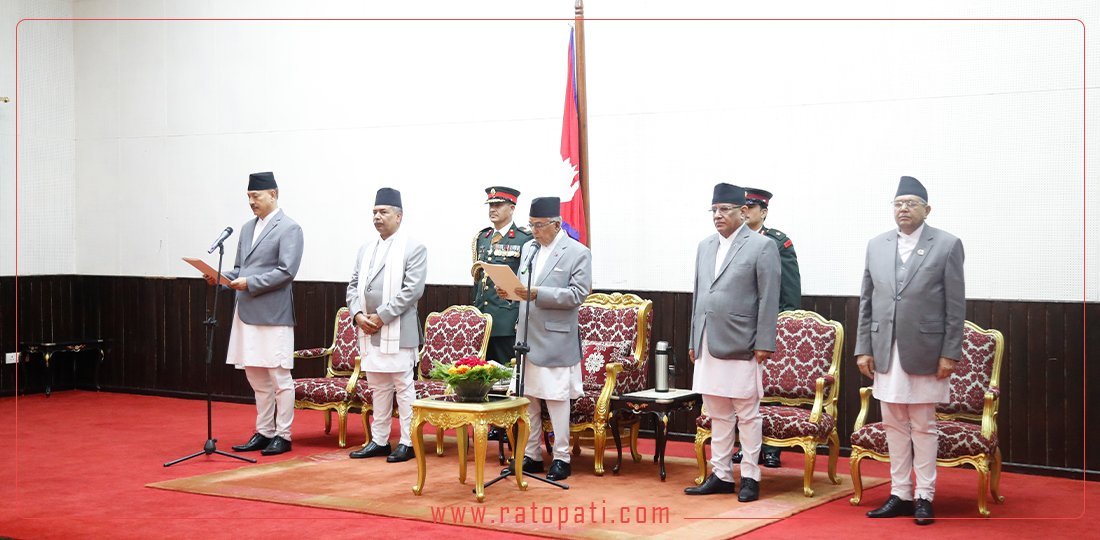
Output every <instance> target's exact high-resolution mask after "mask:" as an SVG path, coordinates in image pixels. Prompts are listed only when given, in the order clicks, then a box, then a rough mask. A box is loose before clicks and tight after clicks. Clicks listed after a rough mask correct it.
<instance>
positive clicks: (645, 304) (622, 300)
mask: <svg viewBox="0 0 1100 540" xmlns="http://www.w3.org/2000/svg"><path fill="white" fill-rule="evenodd" d="M579 324H580V335H581V376H582V384H583V387H584V395H582V396H581V397H580V398H578V399H575V400H573V401H572V402H571V404H570V411H569V432H570V438H571V440H572V441H573V454H574V455H576V454H580V442H581V441H580V438H581V435H582V434H585V433H586V432H591V433H592V443H593V446H594V447H595V453H596V454H595V461H596V465H595V472H596V475H597V476H600V475H603V471H604V467H603V455H604V449H605V448H606V447H607V429H608V428H609V427H608V420H610V418H611V414H610V413H611V411H610V410H609V407H610V405H611V396H612V394H624V393H627V392H635V391H638V390H644V389H645V388H646V383H647V377H646V359H647V358H649V349H650V343H649V335H650V332H651V331H652V329H653V301H652V300H644V299H642V298H640V297H638V296H637V295H633V294H620V293H612V294H602V293H595V294H590V295H588V298H586V299H585V301H584V303H583V304H581V307H580V315H579ZM627 425H628V426H629V427H630V429H631V431H630V434H631V435H630V445H631V446H630V448H631V452H632V454H633V456H634V459H635V460H640V459H641V455H640V454H638V443H637V441H638V422H637V419H636V418H634V419H633V421H632V422H629V423H627ZM542 427H543V431H544V432H546V433H549V432H551V431H553V429H554V428H553V426H552V425H551V424H550V418H549V416H547V415H546V412H545V411H543V423H542Z"/></svg>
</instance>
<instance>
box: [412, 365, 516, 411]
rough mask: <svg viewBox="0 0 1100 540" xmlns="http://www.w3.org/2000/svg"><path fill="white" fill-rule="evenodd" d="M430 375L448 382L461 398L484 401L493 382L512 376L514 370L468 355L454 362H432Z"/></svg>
mask: <svg viewBox="0 0 1100 540" xmlns="http://www.w3.org/2000/svg"><path fill="white" fill-rule="evenodd" d="M428 376H429V377H431V378H433V379H438V380H442V381H444V382H446V383H447V385H448V386H450V387H451V388H452V389H454V391H455V394H456V395H458V396H459V397H460V398H469V400H471V401H484V400H485V399H486V396H487V395H488V393H489V390H490V389H491V388H492V387H493V383H496V382H497V381H502V380H505V379H510V378H512V370H511V369H508V368H506V367H504V366H502V365H500V364H498V363H496V362H492V361H489V362H486V361H485V360H482V359H480V358H478V357H476V356H467V357H464V358H462V359H460V360H458V361H456V362H454V363H453V364H442V363H440V362H438V361H435V362H432V370H431V371H430V372H429V373H428Z"/></svg>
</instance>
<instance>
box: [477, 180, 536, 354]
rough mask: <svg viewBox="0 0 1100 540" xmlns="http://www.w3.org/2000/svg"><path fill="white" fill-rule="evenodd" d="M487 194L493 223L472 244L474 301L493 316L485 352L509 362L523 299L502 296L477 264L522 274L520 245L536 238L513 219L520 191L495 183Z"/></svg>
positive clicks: (482, 230) (490, 218)
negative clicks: (482, 263) (516, 300)
mask: <svg viewBox="0 0 1100 540" xmlns="http://www.w3.org/2000/svg"><path fill="white" fill-rule="evenodd" d="M485 193H486V194H488V196H489V197H488V199H486V201H485V204H488V205H489V221H491V222H492V223H493V225H492V226H491V227H485V228H484V229H481V231H479V232H478V233H477V237H476V238H474V241H473V244H472V252H473V253H472V255H473V259H474V265H473V267H472V268H471V270H470V273H471V274H473V277H474V298H473V303H474V306H475V307H477V308H478V309H480V310H481V311H483V312H485V313H488V314H490V315H492V316H493V330H492V333H491V334H490V336H489V348H488V350H487V351H486V352H485V357H486V359H487V360H495V361H497V362H498V363H500V364H503V365H508V362H510V361H511V360H512V358H513V357H515V351H514V350H513V347H515V344H516V318H517V317H518V315H519V302H513V301H511V300H505V299H503V298H501V297H500V296H498V295H497V291H496V284H494V283H493V280H491V279H489V277H488V276H486V275H485V272H484V271H482V270H481V267H480V266H479V265H478V264H477V263H479V262H485V263H492V264H505V265H508V267H509V268H511V269H512V272H515V273H517V274H518V273H519V251H520V248H521V247H523V244H525V243H527V242H528V241H529V240H531V238H533V237H532V236H531V231H530V230H528V229H526V228H523V227H517V226H516V224H515V223H514V222H513V221H512V215H513V214H514V213H515V211H516V201H517V200H518V199H519V191H517V190H515V189H512V188H509V187H504V186H494V187H490V188H487V189H486V190H485Z"/></svg>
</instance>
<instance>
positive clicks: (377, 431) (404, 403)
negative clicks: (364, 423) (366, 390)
mask: <svg viewBox="0 0 1100 540" xmlns="http://www.w3.org/2000/svg"><path fill="white" fill-rule="evenodd" d="M367 386H368V387H370V389H371V391H372V392H374V421H372V422H371V425H370V437H371V440H372V441H373V442H375V443H378V445H379V446H386V445H387V444H389V442H390V426H391V425H392V424H393V422H391V421H390V417H391V416H392V415H393V397H394V394H396V395H397V415H398V417H399V420H400V421H401V440H400V441H398V444H403V445H405V446H412V436H411V435H410V432H409V427H410V426H411V425H412V414H413V408H412V403H413V401H414V400H415V399H416V387H415V386H413V370H412V369H411V368H410V369H409V370H408V371H406V372H404V373H382V372H378V371H368V372H367Z"/></svg>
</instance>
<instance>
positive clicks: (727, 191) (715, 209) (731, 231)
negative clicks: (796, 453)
mask: <svg viewBox="0 0 1100 540" xmlns="http://www.w3.org/2000/svg"><path fill="white" fill-rule="evenodd" d="M745 210H746V208H745V190H744V189H743V188H740V187H737V186H734V185H730V184H718V185H716V186H714V196H713V199H712V201H711V212H710V214H711V216H712V220H713V222H714V228H715V229H717V231H718V234H715V235H712V236H708V237H707V238H704V239H703V241H702V242H700V243H699V249H698V251H697V253H696V256H695V291H694V296H693V302H692V311H691V345H690V346H689V348H688V359H690V360H691V361H692V362H693V363H694V364H695V373H694V377H693V379H692V385H691V389H692V391H694V392H698V393H699V394H702V396H703V407H705V408H706V409H707V414H709V415H710V418H711V422H712V427H711V433H712V438H711V452H712V456H711V460H710V462H711V466H712V467H713V469H714V472H712V473H711V474H710V475H709V476H707V478H706V480H704V481H703V483H702V484H701V485H699V486H693V487H689V488H686V489H685V490H684V492H685V493H687V494H688V495H710V494H714V493H733V492H734V490H735V487H736V485H735V483H734V480H733V467H732V462H731V459H730V458H731V457H732V454H733V441H734V426H735V424H736V428H737V431H738V432H740V435H741V445H742V448H743V450H744V454H745V459H743V460H741V490H740V491H739V492H738V494H737V500H738V501H741V502H749V501H755V500H757V499H758V498H759V497H760V467H759V466H757V459H758V458H759V453H760V443H761V440H762V438H763V437H762V434H761V427H762V419H761V417H760V398H761V397H763V395H764V388H763V385H762V384H761V374H762V371H761V367H760V363H761V362H764V361H765V360H767V359H768V358H770V357H771V354H772V352H774V351H775V333H776V329H775V323H776V319H777V318H778V316H779V282H780V265H779V250H778V249H776V247H775V242H772V241H771V240H768V239H767V238H765V237H764V236H762V235H759V234H756V233H755V232H753V231H752V230H751V229H749V228H748V227H747V226H745V222H744V220H743V217H742V213H743V212H744V211H745Z"/></svg>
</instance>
